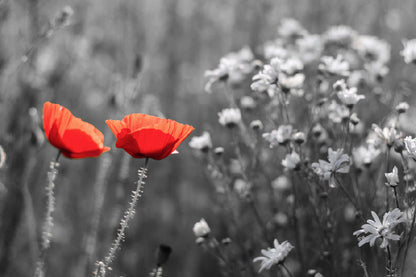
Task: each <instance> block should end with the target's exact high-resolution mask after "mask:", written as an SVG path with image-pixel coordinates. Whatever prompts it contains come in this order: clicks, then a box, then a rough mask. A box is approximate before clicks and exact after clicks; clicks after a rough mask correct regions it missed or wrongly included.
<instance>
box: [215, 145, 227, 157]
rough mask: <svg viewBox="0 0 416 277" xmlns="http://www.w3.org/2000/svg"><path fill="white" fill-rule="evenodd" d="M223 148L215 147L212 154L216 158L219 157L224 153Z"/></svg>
mask: <svg viewBox="0 0 416 277" xmlns="http://www.w3.org/2000/svg"><path fill="white" fill-rule="evenodd" d="M224 151H225V150H224V147H215V149H214V153H215V155H217V156H221V155H222V154H223V153H224Z"/></svg>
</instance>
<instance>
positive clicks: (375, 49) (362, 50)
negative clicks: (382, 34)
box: [352, 35, 391, 64]
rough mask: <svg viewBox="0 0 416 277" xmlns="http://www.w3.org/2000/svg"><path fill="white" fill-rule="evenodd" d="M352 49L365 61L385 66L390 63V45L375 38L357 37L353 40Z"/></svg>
mask: <svg viewBox="0 0 416 277" xmlns="http://www.w3.org/2000/svg"><path fill="white" fill-rule="evenodd" d="M352 48H353V49H355V50H356V51H357V52H358V54H359V55H360V56H361V57H363V58H364V59H365V60H367V61H370V62H378V63H380V64H386V63H388V62H389V61H390V51H391V47H390V44H388V43H387V42H386V41H384V40H381V39H379V38H377V37H374V36H365V35H361V36H358V37H356V39H355V40H354V42H353V44H352Z"/></svg>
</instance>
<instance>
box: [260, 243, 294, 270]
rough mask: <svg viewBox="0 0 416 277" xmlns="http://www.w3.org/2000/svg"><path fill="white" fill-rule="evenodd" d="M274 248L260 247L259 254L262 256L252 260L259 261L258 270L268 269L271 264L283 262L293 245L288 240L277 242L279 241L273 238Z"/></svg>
mask: <svg viewBox="0 0 416 277" xmlns="http://www.w3.org/2000/svg"><path fill="white" fill-rule="evenodd" d="M273 246H274V248H267V249H262V250H261V254H262V255H263V256H260V257H257V258H254V259H253V262H261V265H260V269H259V272H262V271H263V270H265V269H267V270H269V269H270V268H271V267H272V266H273V265H275V264H280V263H283V262H284V260H285V259H286V257H287V255H288V254H289V252H290V251H291V250H292V249H293V245H292V244H290V242H288V241H284V242H282V243H281V244H279V241H278V240H277V239H275V240H274V241H273Z"/></svg>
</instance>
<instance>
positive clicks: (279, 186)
mask: <svg viewBox="0 0 416 277" xmlns="http://www.w3.org/2000/svg"><path fill="white" fill-rule="evenodd" d="M272 187H273V189H275V190H279V191H283V190H287V189H289V188H290V179H289V178H287V177H286V176H285V175H281V176H279V177H277V178H276V179H274V180H273V181H272Z"/></svg>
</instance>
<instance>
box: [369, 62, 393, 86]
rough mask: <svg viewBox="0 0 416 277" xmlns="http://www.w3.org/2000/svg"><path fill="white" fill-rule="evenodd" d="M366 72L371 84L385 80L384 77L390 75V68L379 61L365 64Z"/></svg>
mask: <svg viewBox="0 0 416 277" xmlns="http://www.w3.org/2000/svg"><path fill="white" fill-rule="evenodd" d="M364 69H365V72H366V73H367V74H366V75H367V78H366V80H367V81H368V82H369V83H377V82H380V81H382V80H383V79H384V77H385V76H386V75H387V74H388V73H389V68H388V67H387V66H386V65H385V64H384V63H381V62H379V61H375V62H368V63H366V64H364Z"/></svg>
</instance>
